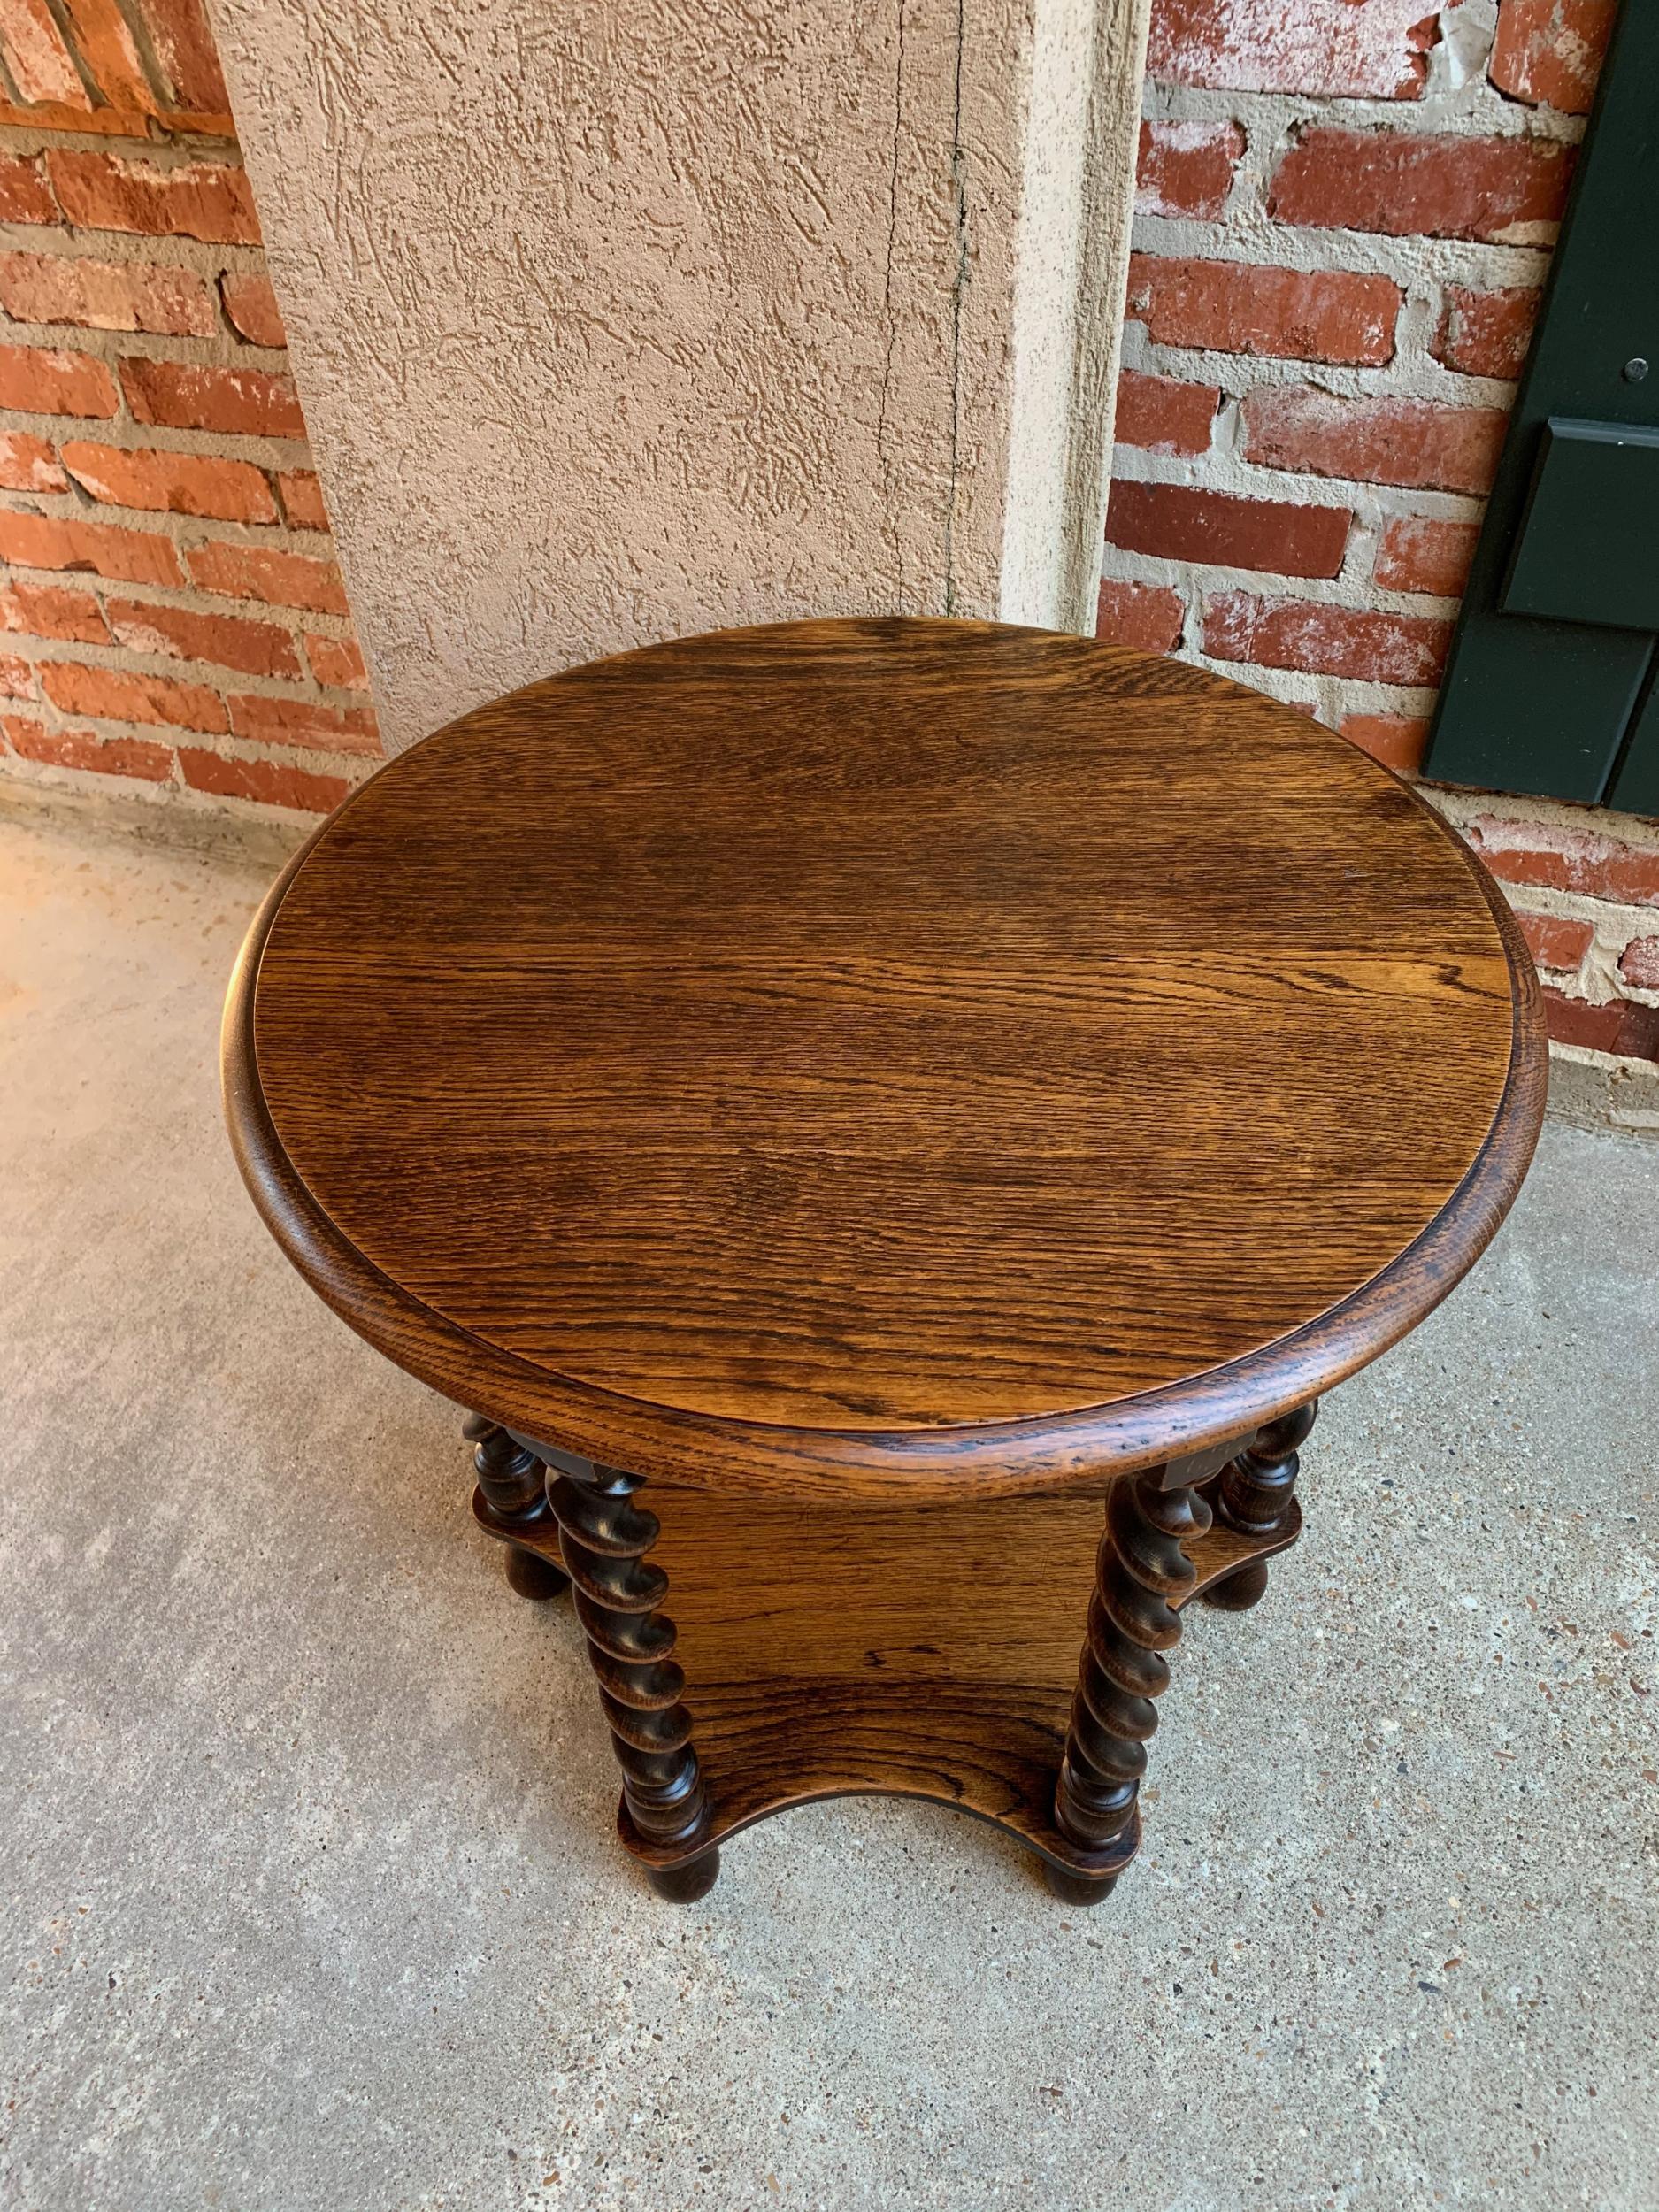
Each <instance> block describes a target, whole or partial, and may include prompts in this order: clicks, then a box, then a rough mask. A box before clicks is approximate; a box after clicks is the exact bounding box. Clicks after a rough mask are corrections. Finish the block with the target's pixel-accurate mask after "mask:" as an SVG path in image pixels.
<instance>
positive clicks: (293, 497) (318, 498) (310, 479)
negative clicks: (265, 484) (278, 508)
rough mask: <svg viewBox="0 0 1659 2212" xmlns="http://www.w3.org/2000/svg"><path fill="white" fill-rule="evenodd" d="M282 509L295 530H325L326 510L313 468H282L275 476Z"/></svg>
mask: <svg viewBox="0 0 1659 2212" xmlns="http://www.w3.org/2000/svg"><path fill="white" fill-rule="evenodd" d="M277 489H278V490H279V491H280V493H281V495H282V511H283V513H284V514H285V515H286V516H287V517H288V521H289V522H290V523H291V524H292V526H294V528H295V529H296V530H326V528H327V527H328V510H327V508H326V507H325V506H324V504H323V488H322V486H321V485H320V484H319V482H318V480H317V472H316V470H315V469H284V470H283V471H282V472H281V474H280V476H279V477H278V478H277Z"/></svg>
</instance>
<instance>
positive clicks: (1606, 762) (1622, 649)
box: [1426, 615, 1653, 802]
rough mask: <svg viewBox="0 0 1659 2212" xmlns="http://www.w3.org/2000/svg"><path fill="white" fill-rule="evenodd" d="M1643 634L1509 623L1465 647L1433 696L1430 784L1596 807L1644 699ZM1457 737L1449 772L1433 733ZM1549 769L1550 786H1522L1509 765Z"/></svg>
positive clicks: (1646, 650)
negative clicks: (1436, 709) (1543, 764)
mask: <svg viewBox="0 0 1659 2212" xmlns="http://www.w3.org/2000/svg"><path fill="white" fill-rule="evenodd" d="M1652 643H1653V641H1652V640H1651V638H1650V637H1649V635H1648V634H1647V631H1645V630H1606V629H1594V630H1589V629H1578V628H1577V627H1576V626H1571V625H1570V624H1567V623H1563V622H1529V621H1524V620H1522V619H1521V618H1519V617H1517V616H1515V615H1507V616H1504V617H1502V618H1500V619H1497V620H1494V621H1492V622H1489V623H1487V624H1486V625H1485V626H1483V627H1482V629H1481V630H1480V632H1479V634H1478V635H1477V636H1475V637H1473V638H1470V639H1467V640H1465V642H1464V649H1463V650H1462V651H1461V652H1459V653H1458V654H1457V656H1456V657H1455V659H1454V661H1453V663H1452V665H1451V667H1450V669H1449V670H1448V672H1447V677H1446V685H1445V688H1444V689H1443V690H1442V691H1441V693H1440V720H1439V722H1438V723H1437V724H1436V745H1435V751H1434V755H1433V758H1432V762H1431V763H1428V764H1426V767H1427V772H1428V773H1429V774H1430V775H1433V776H1440V777H1443V778H1445V779H1446V780H1448V782H1452V783H1472V784H1479V785H1480V786H1481V787H1483V788H1484V789H1486V790H1488V791H1532V792H1537V793H1539V794H1540V795H1546V794H1547V795H1548V796H1550V797H1553V798H1557V799H1582V800H1584V801H1586V802H1590V801H1594V800H1596V799H1599V798H1600V797H1601V795H1602V793H1603V791H1604V790H1605V789H1606V787H1607V780H1608V776H1609V772H1611V770H1612V767H1613V764H1614V761H1615V759H1616V758H1617V754H1618V749H1619V746H1620V743H1621V742H1622V740H1623V736H1624V726H1625V723H1626V722H1627V720H1628V719H1629V717H1630V712H1631V709H1632V707H1633V706H1634V705H1635V703H1636V701H1637V698H1638V696H1639V695H1640V691H1641V685H1642V679H1643V677H1644V676H1645V675H1646V673H1647V662H1648V658H1649V656H1650V654H1651V652H1652ZM1443 730H1446V731H1451V732H1455V735H1456V739H1457V745H1456V762H1457V764H1456V766H1455V768H1454V767H1452V766H1449V765H1448V758H1447V750H1446V749H1445V748H1444V747H1443V746H1442V745H1441V744H1440V741H1439V733H1440V732H1441V731H1443ZM1518 757H1525V758H1527V759H1532V760H1540V759H1541V760H1547V761H1548V764H1549V780H1548V784H1546V783H1544V782H1542V781H1536V782H1522V781H1520V780H1517V774H1516V762H1517V758H1518Z"/></svg>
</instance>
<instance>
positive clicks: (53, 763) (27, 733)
mask: <svg viewBox="0 0 1659 2212" xmlns="http://www.w3.org/2000/svg"><path fill="white" fill-rule="evenodd" d="M4 730H5V733H6V736H7V738H8V740H9V741H10V742H11V744H12V749H13V751H15V752H17V753H19V754H21V756H22V757H23V758H24V759H25V760H37V761H40V762H41V763H42V764H43V765H45V766H46V767H49V768H90V769H93V770H95V771H96V772H97V773H98V774H99V775H102V776H141V777H142V779H143V780H144V781H145V782H146V783H165V780H166V779H167V777H168V776H169V775H170V774H171V773H172V771H173V752H172V749H171V748H170V747H168V746H165V745H157V743H156V742H155V741H154V739H153V738H148V737H97V736H95V735H94V734H93V733H92V732H91V731H90V730H49V729H46V728H45V727H44V726H42V724H41V723H39V722H29V721H25V720H23V719H22V718H21V717H19V716H14V715H8V716H7V717H6V718H5V721H4Z"/></svg>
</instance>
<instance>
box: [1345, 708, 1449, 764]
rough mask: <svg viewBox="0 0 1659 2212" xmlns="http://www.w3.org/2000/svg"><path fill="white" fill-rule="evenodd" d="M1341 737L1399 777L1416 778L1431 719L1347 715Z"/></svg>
mask: <svg viewBox="0 0 1659 2212" xmlns="http://www.w3.org/2000/svg"><path fill="white" fill-rule="evenodd" d="M1341 727H1342V734H1343V736H1344V737H1346V738H1348V740H1349V741H1351V742H1352V743H1353V744H1356V745H1357V746H1358V747H1359V749H1360V750H1361V752H1363V753H1369V754H1370V755H1371V758H1372V759H1373V760H1379V761H1381V763H1382V764H1383V766H1384V767H1385V768H1392V769H1393V770H1394V772H1395V773H1396V774H1398V775H1402V776H1415V775H1416V774H1417V771H1418V769H1419V768H1420V767H1421V766H1422V765H1423V753H1424V749H1425V746H1426V745H1427V743H1428V741H1429V725H1428V718H1427V717H1426V716H1424V715H1414V714H1345V715H1344V716H1343V717H1342V725H1341Z"/></svg>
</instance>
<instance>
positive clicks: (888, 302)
mask: <svg viewBox="0 0 1659 2212" xmlns="http://www.w3.org/2000/svg"><path fill="white" fill-rule="evenodd" d="M903 134H904V0H899V25H898V60H897V63H896V65H895V70H894V75H893V165H892V171H891V173H890V176H889V178H888V183H887V274H886V276H885V278H884V279H883V281H882V287H881V309H882V313H883V315H884V316H885V318H886V320H887V357H886V359H885V361H884V362H883V364H882V369H881V402H880V405H879V408H878V409H877V411H876V454H877V457H878V458H879V461H880V463H881V491H882V497H883V501H884V503H885V505H886V508H887V513H886V517H885V520H886V524H887V537H888V539H889V541H890V542H891V544H892V547H893V566H894V572H895V585H896V592H895V596H896V599H897V609H896V611H898V612H899V613H901V614H902V612H903V611H904V534H903V532H902V530H901V529H900V527H899V503H898V496H897V493H896V490H895V485H894V477H893V426H892V424H891V422H890V421H889V419H888V416H887V407H888V403H889V401H890V400H891V398H892V396H893V370H894V363H895V358H896V357H897V354H898V346H899V325H898V317H897V315H896V314H895V311H894V306H893V262H894V257H895V254H896V252H897V250H898V239H899V149H900V144H901V142H902V137H903Z"/></svg>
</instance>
